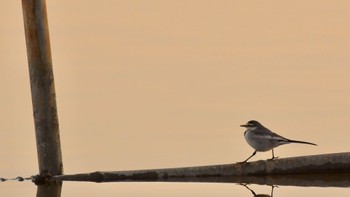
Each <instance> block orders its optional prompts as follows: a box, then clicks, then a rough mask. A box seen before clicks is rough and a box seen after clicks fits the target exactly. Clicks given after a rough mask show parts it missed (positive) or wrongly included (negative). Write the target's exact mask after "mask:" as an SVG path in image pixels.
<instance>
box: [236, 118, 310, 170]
mask: <svg viewBox="0 0 350 197" xmlns="http://www.w3.org/2000/svg"><path fill="white" fill-rule="evenodd" d="M241 127H245V128H247V130H246V131H245V132H244V138H245V139H246V140H247V142H248V144H249V145H250V146H251V147H253V148H254V149H255V151H254V152H253V154H252V155H251V156H250V157H248V159H246V160H244V161H242V162H239V163H245V162H247V161H248V160H249V159H250V158H252V157H253V156H254V155H255V154H256V152H258V151H259V152H265V151H269V150H272V158H271V159H270V160H273V159H275V158H277V157H275V155H274V152H273V149H274V148H276V147H277V146H280V145H283V144H289V143H300V144H309V145H314V146H317V145H316V144H314V143H311V142H304V141H297V140H290V139H287V138H285V137H282V136H280V135H278V134H276V133H274V132H272V131H271V130H269V129H268V128H266V127H264V126H263V125H262V124H260V123H259V122H258V121H256V120H251V121H249V122H248V123H247V124H244V125H241Z"/></svg>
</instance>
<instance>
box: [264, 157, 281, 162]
mask: <svg viewBox="0 0 350 197" xmlns="http://www.w3.org/2000/svg"><path fill="white" fill-rule="evenodd" d="M276 159H278V157H272V158H271V159H268V160H267V161H273V160H276Z"/></svg>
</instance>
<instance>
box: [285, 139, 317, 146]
mask: <svg viewBox="0 0 350 197" xmlns="http://www.w3.org/2000/svg"><path fill="white" fill-rule="evenodd" d="M288 142H289V143H299V144H309V145H314V146H317V144H314V143H311V142H304V141H298V140H289V139H288Z"/></svg>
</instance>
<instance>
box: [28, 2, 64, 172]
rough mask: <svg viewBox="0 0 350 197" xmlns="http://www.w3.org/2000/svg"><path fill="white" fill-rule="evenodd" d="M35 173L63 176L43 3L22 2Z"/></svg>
mask: <svg viewBox="0 0 350 197" xmlns="http://www.w3.org/2000/svg"><path fill="white" fill-rule="evenodd" d="M22 10H23V19H24V30H25V37H26V46H27V56H28V65H29V75H30V86H31V94H32V104H33V112H34V123H35V134H36V146H37V152H38V163H39V172H40V175H42V176H47V175H59V174H62V173H63V164H62V155H61V145H60V136H59V126H58V117H57V108H56V98H55V97H56V95H55V86H54V77H53V69H52V60H51V51H50V39H49V30H48V29H49V28H48V21H47V14H46V2H45V0H22Z"/></svg>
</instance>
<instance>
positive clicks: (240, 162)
mask: <svg viewBox="0 0 350 197" xmlns="http://www.w3.org/2000/svg"><path fill="white" fill-rule="evenodd" d="M256 152H257V151H254V153H253V154H252V155H250V157H248V159H246V160H244V161H242V162H238V163H245V162H247V161H248V160H249V159H250V158H252V157H253V156H254V155H255V154H256Z"/></svg>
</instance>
